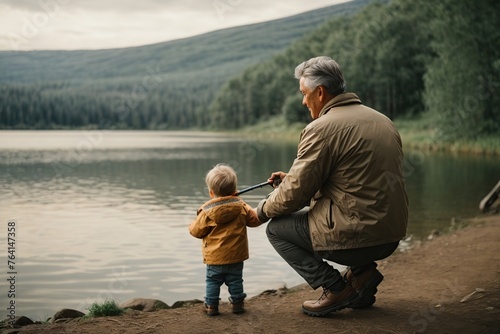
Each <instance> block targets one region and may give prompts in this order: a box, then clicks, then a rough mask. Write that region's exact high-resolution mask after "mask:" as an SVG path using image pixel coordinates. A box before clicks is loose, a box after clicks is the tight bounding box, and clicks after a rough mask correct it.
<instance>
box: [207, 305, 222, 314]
mask: <svg viewBox="0 0 500 334" xmlns="http://www.w3.org/2000/svg"><path fill="white" fill-rule="evenodd" d="M205 312H207V315H208V316H209V317H212V316H214V315H219V314H220V313H219V305H207V304H206V303H205Z"/></svg>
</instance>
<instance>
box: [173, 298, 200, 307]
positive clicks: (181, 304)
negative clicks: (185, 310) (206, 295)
mask: <svg viewBox="0 0 500 334" xmlns="http://www.w3.org/2000/svg"><path fill="white" fill-rule="evenodd" d="M200 303H203V301H201V300H199V299H191V300H180V301H177V302H175V303H174V305H172V307H171V308H179V307H184V306H191V305H196V304H200Z"/></svg>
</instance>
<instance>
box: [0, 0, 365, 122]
mask: <svg viewBox="0 0 500 334" xmlns="http://www.w3.org/2000/svg"><path fill="white" fill-rule="evenodd" d="M370 2H372V0H354V1H351V2H347V3H343V4H339V5H335V6H330V7H326V8H321V9H318V10H313V11H310V12H306V13H303V14H299V15H295V16H292V17H288V18H284V19H280V20H274V21H269V22H264V23H258V24H252V25H247V26H241V27H236V28H230V29H224V30H219V31H215V32H211V33H207V34H203V35H199V36H195V37H192V38H186V39H181V40H175V41H171V42H166V43H159V44H154V45H147V46H142V47H133V48H124V49H110V50H97V51H31V52H0V128H38V129H42V128H45V129H47V128H48V129H50V128H71V127H82V126H98V125H99V123H103V122H105V123H106V124H107V126H112V127H113V128H140V129H147V128H150V129H167V128H168V129H172V128H185V127H193V126H205V125H206V124H204V123H203V121H202V120H199V119H198V115H199V114H203V113H205V112H206V109H207V106H208V105H209V104H210V103H211V102H212V101H213V99H214V96H215V95H216V93H217V91H218V90H219V89H220V87H221V85H222V84H223V83H224V82H226V81H227V80H228V79H230V78H231V77H234V76H235V75H238V74H239V73H241V71H243V70H244V69H245V68H247V67H248V66H250V65H253V64H256V63H259V62H261V61H263V60H267V59H270V58H271V57H272V56H273V55H275V54H277V53H280V52H283V51H284V50H285V49H286V48H287V47H288V46H289V45H290V43H291V42H292V41H294V40H296V39H298V38H301V37H302V36H303V35H304V34H305V33H306V32H308V31H310V30H313V29H316V28H317V27H318V26H321V25H322V24H323V23H324V22H327V21H328V20H330V19H332V18H334V17H338V16H342V17H344V16H348V15H351V14H353V13H355V12H357V11H359V9H360V8H362V7H363V6H365V5H366V4H368V3H370ZM110 123H111V124H112V125H110ZM101 125H102V124H101Z"/></svg>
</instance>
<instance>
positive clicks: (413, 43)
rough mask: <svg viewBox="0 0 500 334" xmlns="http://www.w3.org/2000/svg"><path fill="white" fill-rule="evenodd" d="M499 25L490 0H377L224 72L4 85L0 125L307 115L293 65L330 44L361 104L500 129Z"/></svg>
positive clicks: (461, 134) (461, 129)
mask: <svg viewBox="0 0 500 334" xmlns="http://www.w3.org/2000/svg"><path fill="white" fill-rule="evenodd" d="M499 26H500V2H498V1H495V0H484V1H480V2H477V1H473V0H442V1H439V2H435V1H431V0H393V1H391V2H389V3H386V2H383V3H374V4H371V5H368V6H366V7H364V10H362V11H361V12H358V13H357V14H354V15H352V16H346V17H342V18H335V19H332V20H330V21H328V22H327V23H325V24H324V25H322V26H321V27H319V28H318V29H315V30H314V31H311V32H310V33H308V34H307V35H305V36H304V37H303V38H301V39H300V40H297V41H295V42H293V43H292V44H291V45H290V47H289V48H288V49H287V50H286V51H285V52H284V53H281V54H278V55H275V56H274V57H273V58H272V59H270V60H268V61H265V62H261V63H259V64H257V65H254V66H251V67H249V68H247V69H246V70H245V71H243V72H242V73H241V74H240V75H238V76H237V77H235V78H232V79H230V80H227V81H225V80H222V79H218V80H215V82H210V84H207V82H209V81H207V80H200V81H199V82H198V83H197V81H196V78H194V79H193V80H191V81H182V80H175V78H173V80H169V81H165V82H162V83H161V84H158V85H157V86H155V87H154V88H153V89H144V87H143V89H141V87H140V85H139V86H137V84H135V85H134V84H133V83H132V82H127V81H126V80H122V81H120V82H115V83H113V85H110V84H109V83H103V82H101V83H99V82H98V83H90V82H83V83H81V84H79V85H75V84H74V83H69V82H62V83H42V84H36V85H28V84H25V85H2V86H0V100H1V103H0V127H2V128H39V129H51V128H72V127H98V126H104V123H105V124H106V126H111V127H112V128H119V129H179V128H203V129H228V128H231V129H235V128H240V127H243V126H246V125H252V124H255V123H257V122H259V121H262V120H265V119H267V118H270V117H273V116H276V115H282V114H283V115H284V116H285V118H286V120H287V121H288V122H307V121H308V120H309V119H308V117H309V113H308V111H307V110H306V109H305V108H304V107H303V106H302V105H301V97H300V95H299V94H298V82H297V81H296V80H295V79H294V78H293V72H294V68H295V66H297V65H298V64H299V63H301V62H302V61H304V60H307V59H309V58H311V57H314V56H318V55H327V56H330V57H332V58H333V59H335V60H336V61H337V62H338V63H339V64H340V66H341V68H342V70H343V72H344V76H345V78H346V80H347V84H348V90H349V91H353V92H355V93H356V94H358V95H359V96H360V98H361V100H362V101H363V103H364V104H366V105H369V106H371V107H373V108H375V109H377V110H379V111H381V112H383V113H385V114H386V115H388V116H389V117H390V118H392V119H397V118H399V117H417V116H419V115H423V114H425V113H432V114H433V115H435V119H436V124H435V126H436V127H437V128H438V129H439V133H440V135H441V136H442V138H446V139H456V138H475V137H478V136H481V135H484V134H491V133H498V131H499V130H500V112H499V105H500V96H499V94H498V90H499V88H500V30H499V29H498V27H499ZM206 75H207V76H209V75H210V74H209V73H207V74H206ZM219 77H220V76H219Z"/></svg>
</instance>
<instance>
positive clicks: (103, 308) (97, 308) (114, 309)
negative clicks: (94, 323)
mask: <svg viewBox="0 0 500 334" xmlns="http://www.w3.org/2000/svg"><path fill="white" fill-rule="evenodd" d="M88 310H89V313H88V314H87V316H88V317H110V316H118V315H122V314H123V312H124V310H123V309H122V308H120V307H119V306H118V305H117V304H116V302H115V301H114V300H106V301H104V302H103V303H100V304H99V303H97V302H95V303H93V304H92V305H91V306H90V307H89V309H88Z"/></svg>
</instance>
